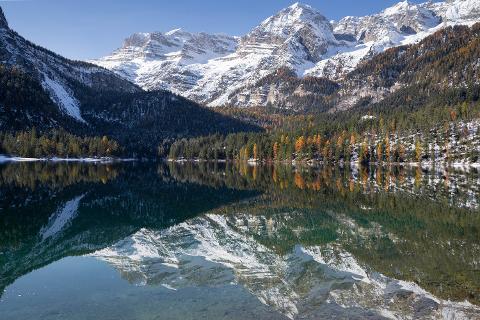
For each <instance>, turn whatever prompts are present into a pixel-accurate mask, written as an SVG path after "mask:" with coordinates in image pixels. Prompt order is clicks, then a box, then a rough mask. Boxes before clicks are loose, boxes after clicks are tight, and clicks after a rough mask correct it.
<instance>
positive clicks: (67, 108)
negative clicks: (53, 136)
mask: <svg viewBox="0 0 480 320" xmlns="http://www.w3.org/2000/svg"><path fill="white" fill-rule="evenodd" d="M43 86H44V88H45V89H46V90H47V91H48V92H49V93H50V96H51V97H52V99H53V101H54V102H55V103H57V104H58V105H59V106H60V107H61V108H62V109H63V111H64V112H65V113H66V114H67V115H69V116H70V117H72V118H74V119H76V120H78V121H80V122H84V123H85V120H83V118H82V115H81V113H80V107H79V105H80V103H79V102H78V101H77V99H75V97H73V95H72V94H70V93H69V92H68V91H67V89H65V88H64V87H63V86H62V85H61V84H60V83H58V82H57V81H55V80H52V79H50V78H49V77H48V76H46V75H45V76H44V80H43Z"/></svg>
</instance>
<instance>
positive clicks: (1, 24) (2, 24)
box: [0, 7, 8, 29]
mask: <svg viewBox="0 0 480 320" xmlns="http://www.w3.org/2000/svg"><path fill="white" fill-rule="evenodd" d="M0 28H2V29H3V28H5V29H8V22H7V18H5V14H4V13H3V10H2V7H0Z"/></svg>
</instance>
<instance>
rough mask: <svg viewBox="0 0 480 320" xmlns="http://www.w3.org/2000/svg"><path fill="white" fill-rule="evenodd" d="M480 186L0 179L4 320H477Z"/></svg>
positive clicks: (467, 180)
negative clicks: (391, 319) (333, 319)
mask: <svg viewBox="0 0 480 320" xmlns="http://www.w3.org/2000/svg"><path fill="white" fill-rule="evenodd" d="M479 205H480V176H479V174H478V172H476V171H475V170H467V171H459V170H453V169H451V170H433V169H430V170H426V169H425V170H422V169H420V168H398V167H391V168H386V167H384V168H333V167H296V168H295V167H289V166H283V165H279V166H273V165H272V166H267V165H264V166H248V165H247V164H213V163H208V164H206V163H203V164H190V163H188V164H174V163H170V164H161V163H160V164H159V163H124V164H78V163H77V164H74V163H70V164H61V163H60V164H49V163H18V164H15V163H12V164H4V165H1V166H0V295H1V296H0V318H1V319H254V318H255V319H289V318H290V319H321V318H326V319H332V318H338V319H384V318H385V319H388V318H398V319H422V318H423V319H432V318H433V319H436V318H438V319H442V318H445V319H452V318H454V319H462V318H465V319H478V318H479V317H480V308H479V307H478V306H480V240H479V239H480V209H479Z"/></svg>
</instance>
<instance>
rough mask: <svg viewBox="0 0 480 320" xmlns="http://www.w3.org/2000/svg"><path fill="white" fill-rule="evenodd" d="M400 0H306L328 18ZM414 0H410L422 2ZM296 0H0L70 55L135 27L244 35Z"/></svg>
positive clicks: (98, 50)
mask: <svg viewBox="0 0 480 320" xmlns="http://www.w3.org/2000/svg"><path fill="white" fill-rule="evenodd" d="M398 1H399V0H304V1H301V2H302V3H306V4H309V5H311V6H313V7H314V8H316V9H318V10H320V11H321V12H322V13H323V14H324V15H325V16H326V17H327V18H329V19H339V18H341V17H343V16H346V15H366V14H370V13H375V12H378V11H381V10H382V9H384V8H386V7H389V6H391V5H393V4H395V3H397V2H398ZM425 1H426V0H416V1H411V2H425ZM294 2H295V1H287V0H236V1H230V0H165V1H163V0H131V1H129V0H9V1H2V0H0V5H1V6H2V7H3V9H4V12H5V14H6V16H7V19H8V21H9V24H10V26H11V27H12V28H13V29H15V30H16V31H17V32H19V33H20V34H21V35H23V36H25V37H26V38H27V39H29V40H31V41H33V42H35V43H37V44H39V45H41V46H44V47H46V48H48V49H51V50H53V51H56V52H58V53H60V54H62V55H64V56H66V57H69V58H72V59H91V58H97V57H101V56H104V55H106V54H108V53H110V52H111V51H113V50H114V49H116V48H118V47H119V46H121V44H122V41H123V39H124V38H126V37H127V36H128V35H130V34H132V33H134V32H148V31H168V30H171V29H175V28H179V27H181V28H183V29H185V30H188V31H205V32H212V33H227V34H231V35H243V34H245V33H246V32H248V31H249V30H250V29H251V28H253V27H254V26H256V25H257V24H258V23H259V22H261V21H262V20H263V19H265V18H267V17H268V16H270V15H272V14H274V13H276V12H277V11H278V10H280V9H282V8H284V7H287V6H289V5H291V4H292V3H294Z"/></svg>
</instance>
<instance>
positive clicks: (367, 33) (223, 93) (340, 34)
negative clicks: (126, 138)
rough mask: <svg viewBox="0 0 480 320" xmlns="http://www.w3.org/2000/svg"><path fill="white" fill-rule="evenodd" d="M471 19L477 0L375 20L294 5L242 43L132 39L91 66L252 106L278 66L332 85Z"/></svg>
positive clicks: (171, 35)
mask: <svg viewBox="0 0 480 320" xmlns="http://www.w3.org/2000/svg"><path fill="white" fill-rule="evenodd" d="M478 21H480V1H478V0H447V1H446V2H438V3H437V2H436V3H433V2H427V3H423V4H412V3H409V2H408V1H402V2H400V3H398V4H396V5H394V6H392V7H390V8H387V9H385V10H384V11H382V12H380V13H378V14H374V15H370V16H365V17H351V16H349V17H345V18H343V19H341V20H340V21H338V22H333V23H331V22H329V21H328V20H327V19H326V18H325V17H324V16H323V15H322V14H321V13H320V12H318V11H317V10H315V9H314V8H312V7H310V6H308V5H304V4H300V3H295V4H294V5H292V6H290V7H288V8H285V9H283V10H281V11H280V12H278V13H277V14H276V15H274V16H272V17H269V18H268V19H266V20H264V21H263V22H262V23H261V24H260V25H259V26H257V27H256V28H254V29H253V30H252V31H251V32H249V33H248V34H247V35H245V36H243V37H241V38H236V37H228V36H219V35H208V34H203V33H202V34H191V33H187V32H184V31H181V30H173V31H171V32H168V33H165V34H162V33H148V34H135V35H133V36H131V37H130V38H128V39H127V40H126V41H125V43H124V46H123V47H122V48H120V49H118V50H117V51H115V52H114V53H113V54H112V55H110V56H108V57H105V58H102V59H99V60H96V61H92V62H94V63H96V64H98V65H101V66H103V67H106V68H108V69H111V70H113V71H115V72H117V73H118V74H121V75H122V76H124V77H126V78H128V79H130V80H132V81H133V82H135V83H136V84H138V85H140V86H141V87H143V88H144V89H148V90H152V89H159V88H162V89H169V90H171V91H173V92H175V93H177V94H180V95H183V96H185V97H187V98H190V99H193V100H195V101H197V102H200V103H204V104H207V105H209V106H222V105H236V106H241V107H248V106H255V105H257V106H258V105H266V104H267V103H268V99H256V98H250V97H249V94H248V92H249V90H250V89H249V88H250V87H252V86H253V85H254V84H255V83H256V82H257V81H258V80H259V79H261V78H263V77H265V76H267V75H269V74H272V73H273V72H275V71H276V70H277V69H279V68H281V67H288V68H290V69H292V70H294V71H295V72H296V73H297V75H298V76H307V75H309V76H316V77H327V78H329V79H332V80H339V79H341V78H342V77H343V76H344V75H345V74H346V73H348V72H349V71H351V70H353V69H354V68H355V67H356V66H357V65H358V64H359V63H360V62H361V61H363V60H365V59H369V58H371V57H373V56H374V55H375V54H377V53H380V52H383V51H384V50H386V49H388V48H391V47H394V46H399V45H404V44H411V43H416V42H418V41H420V40H421V39H423V38H425V37H426V36H428V35H430V34H432V33H433V32H435V31H437V30H439V29H441V28H443V27H445V26H447V25H455V24H472V23H474V22H478ZM238 92H241V93H242V97H237V96H236V94H237V93H238ZM245 94H246V95H245ZM239 102H240V104H238V103H239Z"/></svg>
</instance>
